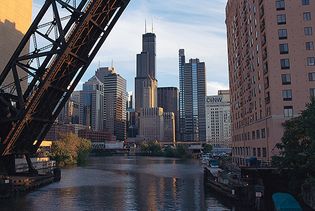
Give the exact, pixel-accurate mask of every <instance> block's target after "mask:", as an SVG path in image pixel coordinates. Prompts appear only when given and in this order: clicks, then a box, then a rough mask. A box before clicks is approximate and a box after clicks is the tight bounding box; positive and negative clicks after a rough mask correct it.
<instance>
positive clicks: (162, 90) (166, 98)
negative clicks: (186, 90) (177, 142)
mask: <svg viewBox="0 0 315 211" xmlns="http://www.w3.org/2000/svg"><path fill="white" fill-rule="evenodd" d="M157 96H158V100H157V103H158V107H161V108H163V110H164V112H173V113H174V118H175V128H176V132H175V133H176V138H177V136H178V125H179V124H178V88H176V87H159V88H158V89H157Z"/></svg>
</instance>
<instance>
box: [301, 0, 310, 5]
mask: <svg viewBox="0 0 315 211" xmlns="http://www.w3.org/2000/svg"><path fill="white" fill-rule="evenodd" d="M309 4H310V0H302V5H309Z"/></svg>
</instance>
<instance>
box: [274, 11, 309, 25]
mask: <svg viewBox="0 0 315 211" xmlns="http://www.w3.org/2000/svg"><path fill="white" fill-rule="evenodd" d="M303 20H304V21H311V20H312V14H311V12H304V13H303ZM277 23H278V25H284V24H286V23H287V16H286V14H280V15H277Z"/></svg>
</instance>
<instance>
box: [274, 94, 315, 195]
mask: <svg viewBox="0 0 315 211" xmlns="http://www.w3.org/2000/svg"><path fill="white" fill-rule="evenodd" d="M283 125H284V135H283V137H282V142H281V143H279V144H277V148H278V149H279V150H280V152H281V153H280V156H277V157H274V158H273V164H274V165H276V166H278V167H280V168H288V169H292V171H291V174H290V188H291V189H292V191H294V192H298V191H299V189H300V187H301V185H302V184H303V183H304V182H305V181H306V180H308V179H309V178H314V177H315V168H314V167H315V101H314V100H312V102H311V103H310V104H309V105H307V109H306V110H305V111H303V112H302V113H301V115H300V116H299V117H296V118H293V119H291V120H288V121H286V122H285V123H284V124H283Z"/></svg>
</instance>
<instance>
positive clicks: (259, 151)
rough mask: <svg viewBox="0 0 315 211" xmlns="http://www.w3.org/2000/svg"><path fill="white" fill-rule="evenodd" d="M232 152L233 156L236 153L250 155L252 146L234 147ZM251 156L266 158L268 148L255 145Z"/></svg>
mask: <svg viewBox="0 0 315 211" xmlns="http://www.w3.org/2000/svg"><path fill="white" fill-rule="evenodd" d="M232 154H233V157H234V156H235V155H243V156H250V147H233V148H232ZM251 156H254V157H259V158H261V157H263V158H265V157H267V148H265V147H262V148H260V147H257V148H256V147H253V148H252V154H251Z"/></svg>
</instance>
